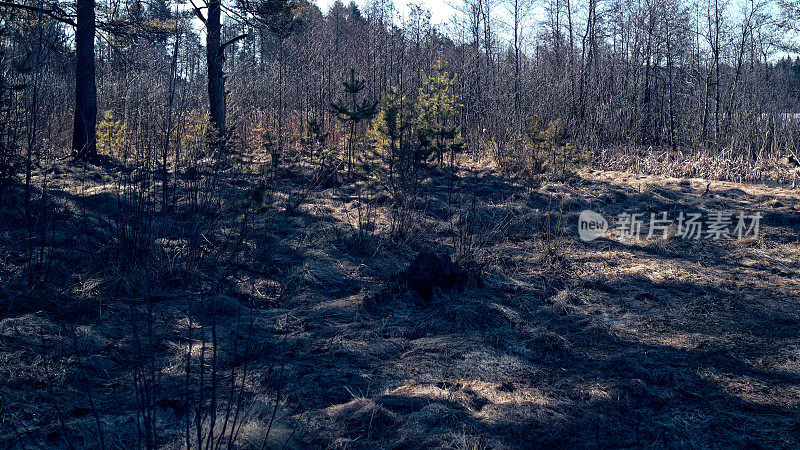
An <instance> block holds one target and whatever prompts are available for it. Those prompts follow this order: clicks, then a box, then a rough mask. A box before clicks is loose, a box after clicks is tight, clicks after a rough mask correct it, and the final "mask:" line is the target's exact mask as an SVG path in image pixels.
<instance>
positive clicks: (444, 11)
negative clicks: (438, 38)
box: [312, 0, 456, 25]
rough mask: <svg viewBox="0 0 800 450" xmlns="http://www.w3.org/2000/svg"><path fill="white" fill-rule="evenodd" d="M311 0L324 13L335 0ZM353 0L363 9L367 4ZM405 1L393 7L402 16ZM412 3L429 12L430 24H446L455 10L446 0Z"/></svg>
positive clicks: (427, 0) (347, 1) (365, 1)
mask: <svg viewBox="0 0 800 450" xmlns="http://www.w3.org/2000/svg"><path fill="white" fill-rule="evenodd" d="M312 1H313V2H314V3H316V5H317V6H319V9H320V10H322V12H323V13H326V12H328V9H329V8H330V7H331V5H333V4H334V2H335V1H336V0H312ZM355 2H356V4H357V5H358V6H359V7H360V8H361V9H362V10H364V9H365V8H364V7H365V5H366V4H367V0H355ZM342 3H344V4H345V5H347V4H349V3H350V0H342ZM407 3H408V2H407V1H404V0H396V1H395V7H396V8H397V9H398V11H399V12H400V13H401V14H402V15H403V16H407V15H408V10H409V8H408V4H407ZM413 3H415V4H417V5H420V6H422V7H423V8H425V9H427V10H429V11H430V12H431V24H433V25H442V24H448V23H449V22H450V18H451V17H452V16H453V14H455V13H456V10H455V9H454V8H453V7H452V6H450V3H452V2H451V1H448V0H416V1H414V2H413Z"/></svg>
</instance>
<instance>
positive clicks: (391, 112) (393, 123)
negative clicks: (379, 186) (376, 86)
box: [368, 86, 411, 188]
mask: <svg viewBox="0 0 800 450" xmlns="http://www.w3.org/2000/svg"><path fill="white" fill-rule="evenodd" d="M410 127H411V114H410V112H409V111H408V107H407V104H406V100H405V97H404V96H403V94H402V93H401V92H400V89H399V88H397V87H396V86H389V87H388V88H387V90H386V93H385V94H384V96H383V99H382V100H381V103H380V110H379V111H378V114H377V115H376V116H375V119H374V120H373V121H372V127H371V128H370V130H369V131H368V136H369V138H370V140H371V141H372V143H373V145H374V149H375V154H376V155H377V156H378V158H379V159H381V160H382V161H383V162H384V163H385V165H386V167H387V168H388V171H389V174H388V175H389V177H388V178H389V179H388V182H389V186H391V187H392V188H394V184H395V183H394V175H395V167H396V166H397V163H398V160H400V159H402V158H403V156H404V155H402V154H401V152H403V150H405V149H406V148H407V146H404V145H403V138H404V135H405V134H406V133H407V131H408V130H409V128H410Z"/></svg>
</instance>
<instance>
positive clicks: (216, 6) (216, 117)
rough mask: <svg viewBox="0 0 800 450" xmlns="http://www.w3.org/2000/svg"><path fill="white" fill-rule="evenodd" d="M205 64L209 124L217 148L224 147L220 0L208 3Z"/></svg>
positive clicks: (223, 80) (223, 86)
mask: <svg viewBox="0 0 800 450" xmlns="http://www.w3.org/2000/svg"><path fill="white" fill-rule="evenodd" d="M206 27H207V28H206V65H207V67H208V106H209V110H210V111H209V112H210V115H211V124H212V125H214V128H215V129H216V131H217V140H218V143H217V145H218V148H219V149H220V150H223V149H224V147H225V141H224V139H225V77H224V75H223V73H222V51H221V48H220V35H221V31H222V23H221V22H220V0H211V1H210V2H209V3H208V22H207V24H206Z"/></svg>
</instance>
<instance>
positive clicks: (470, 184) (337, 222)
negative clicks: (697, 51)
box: [0, 162, 800, 449]
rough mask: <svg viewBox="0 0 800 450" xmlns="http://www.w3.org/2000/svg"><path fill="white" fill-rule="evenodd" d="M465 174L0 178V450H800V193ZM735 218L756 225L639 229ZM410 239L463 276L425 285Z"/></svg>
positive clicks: (605, 176)
mask: <svg viewBox="0 0 800 450" xmlns="http://www.w3.org/2000/svg"><path fill="white" fill-rule="evenodd" d="M460 167H461V168H460V169H458V170H457V172H456V174H455V175H454V176H452V175H449V172H448V171H447V170H437V169H435V168H431V169H429V170H428V172H426V173H425V174H424V175H423V177H422V180H421V181H420V183H419V185H420V188H419V191H418V194H416V197H415V199H414V202H413V204H411V206H408V207H407V208H405V209H403V210H399V211H398V210H397V209H394V210H393V206H392V205H393V202H392V198H391V195H389V194H387V193H386V192H383V191H382V190H381V189H379V188H376V187H374V185H372V184H370V182H369V181H368V180H364V179H359V178H356V179H354V180H352V181H348V182H343V183H341V184H340V185H338V186H332V187H323V186H321V185H316V184H315V183H312V181H311V177H312V175H311V173H310V172H308V171H304V170H301V169H297V168H295V169H284V170H283V172H281V174H280V176H275V177H274V178H272V179H271V180H270V181H268V182H265V183H262V182H261V181H259V180H261V179H262V178H263V177H261V176H260V175H258V174H257V173H248V172H246V171H238V172H241V173H244V174H246V175H239V176H233V175H229V172H231V173H232V172H237V170H235V168H233V169H230V170H229V171H228V172H226V171H220V172H215V175H214V177H215V179H214V180H210V181H209V180H206V179H204V178H203V177H199V176H197V175H196V174H195V175H192V174H188V175H186V177H185V178H182V179H179V178H178V177H176V178H175V181H174V182H173V183H172V186H173V190H172V191H170V192H167V195H165V196H163V197H162V193H161V191H160V190H159V189H160V187H159V186H160V185H159V178H158V176H159V175H158V174H156V175H154V178H153V179H144V180H142V179H139V178H136V177H137V172H136V170H134V169H126V168H122V167H121V166H117V165H110V164H109V165H106V166H101V167H96V166H89V167H81V166H76V165H71V164H67V163H63V164H58V165H56V166H54V168H52V169H49V170H48V172H47V173H36V174H34V177H33V182H32V191H31V196H30V201H29V202H28V214H27V216H28V217H27V218H26V212H25V211H26V201H25V189H24V186H23V185H21V184H17V185H12V186H11V187H9V188H7V189H6V191H5V193H4V194H3V198H2V200H1V201H2V204H1V205H0V223H1V224H2V226H0V447H2V448H37V447H54V448H86V447H89V448H126V449H127V448H137V447H142V448H146V447H157V448H186V447H187V444H188V445H189V446H191V447H192V448H197V447H199V446H202V447H205V448H229V447H233V448H309V447H311V448H424V447H443V448H456V449H481V448H530V447H555V448H578V447H591V448H597V447H615V448H616V447H658V448H662V447H667V448H695V447H713V448H716V447H751V448H797V447H798V446H800V190H791V189H788V188H777V187H767V186H761V185H755V184H752V185H745V184H736V183H731V182H723V181H711V180H700V179H691V180H681V179H674V178H664V177H657V176H639V175H635V174H629V173H621V172H599V171H593V170H590V169H585V170H580V171H578V172H576V173H575V174H572V175H570V176H567V177H561V178H559V179H552V180H544V181H542V182H541V183H538V184H536V185H526V184H525V183H523V182H522V181H521V180H516V179H513V178H509V177H506V176H503V175H501V174H500V173H498V172H496V171H493V170H492V169H490V168H488V167H487V168H475V167H480V166H478V165H471V164H469V163H466V162H462V164H460ZM145 178H146V177H145ZM309 186H311V187H309ZM587 209H589V210H593V211H596V212H598V213H600V214H602V215H604V216H605V217H607V218H609V220H610V219H611V218H613V217H616V216H617V215H618V214H620V213H625V212H636V213H642V214H643V216H642V217H644V218H645V224H644V227H643V228H642V230H643V233H642V236H641V238H640V239H638V240H637V239H630V238H626V237H620V236H618V235H617V234H615V233H614V232H613V231H614V230H613V229H609V230H608V232H607V233H606V234H605V235H603V236H601V237H599V238H597V239H595V240H592V241H590V242H585V241H583V240H581V239H580V238H579V235H578V231H577V230H578V215H579V213H580V212H581V211H583V210H587ZM725 211H729V212H746V213H748V214H753V213H761V215H762V218H761V220H760V229H759V235H758V236H751V237H744V238H742V239H736V238H732V239H721V240H713V239H706V238H701V239H684V238H681V237H680V236H676V235H675V234H674V230H673V229H670V230H668V231H667V233H668V238H667V239H662V238H660V237H659V236H654V237H652V238H649V239H648V238H647V237H646V234H647V225H648V223H647V222H648V221H649V217H650V213H661V212H667V213H668V215H669V217H670V218H674V217H676V216H677V215H678V214H679V213H681V212H687V213H688V212H699V213H701V214H703V215H704V216H707V215H708V214H709V213H715V212H725ZM733 225H736V219H735V217H734V220H733ZM733 225H732V226H733ZM612 228H613V226H612ZM673 228H674V227H673ZM421 252H423V256H422V258H423V259H424V258H425V256H424V255H431V254H432V255H438V256H441V257H443V259H447V258H450V259H451V260H452V265H453V266H454V267H457V269H458V270H459V271H461V272H460V273H463V274H465V275H464V277H463V279H461V280H460V283H457V284H458V286H457V287H455V288H452V289H450V288H449V286H447V287H439V286H433V287H432V288H431V291H430V292H431V295H430V296H427V295H423V296H420V295H419V294H418V293H417V292H414V290H413V289H411V288H410V287H409V283H407V282H406V279H407V278H408V276H413V273H412V274H411V275H409V273H411V272H412V271H413V270H412V269H413V266H412V269H409V267H410V265H412V262H413V261H414V260H415V259H419V258H418V255H420V253H421ZM424 262H425V261H423V263H424ZM423 266H424V264H423ZM419 270H427V269H424V268H423V269H419Z"/></svg>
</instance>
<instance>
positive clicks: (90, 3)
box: [72, 0, 97, 159]
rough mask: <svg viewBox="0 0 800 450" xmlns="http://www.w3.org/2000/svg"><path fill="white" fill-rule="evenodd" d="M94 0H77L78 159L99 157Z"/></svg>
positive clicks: (75, 138) (74, 140) (74, 141)
mask: <svg viewBox="0 0 800 450" xmlns="http://www.w3.org/2000/svg"><path fill="white" fill-rule="evenodd" d="M94 2H95V0H78V1H77V27H76V30H75V121H74V125H73V134H72V152H73V155H74V156H75V157H76V158H84V159H96V158H97V140H96V135H95V133H96V127H97V87H96V85H95V79H94V32H95V24H94Z"/></svg>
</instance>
